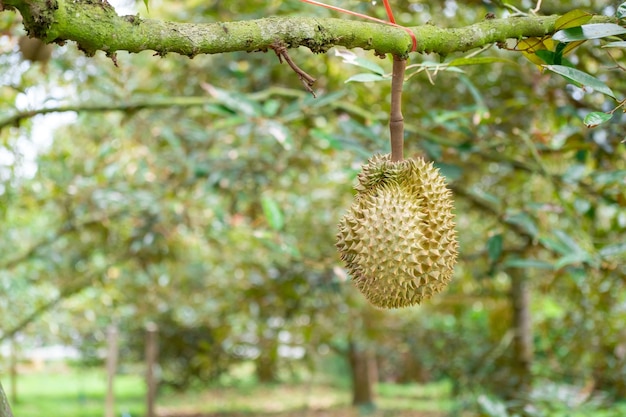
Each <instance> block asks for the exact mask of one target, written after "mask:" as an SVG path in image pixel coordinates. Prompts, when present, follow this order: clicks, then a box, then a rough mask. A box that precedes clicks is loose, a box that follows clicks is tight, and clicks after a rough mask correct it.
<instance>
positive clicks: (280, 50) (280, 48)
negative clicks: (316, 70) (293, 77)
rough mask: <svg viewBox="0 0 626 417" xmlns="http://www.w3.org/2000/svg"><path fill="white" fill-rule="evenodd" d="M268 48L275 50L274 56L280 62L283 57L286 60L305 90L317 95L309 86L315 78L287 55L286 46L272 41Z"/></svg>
mask: <svg viewBox="0 0 626 417" xmlns="http://www.w3.org/2000/svg"><path fill="white" fill-rule="evenodd" d="M270 48H272V49H273V50H274V52H276V56H277V57H278V61H279V62H280V63H281V64H282V63H283V59H284V60H285V61H286V62H287V64H288V65H289V66H290V67H291V69H292V70H293V71H294V72H295V73H296V74H298V78H299V79H300V81H301V82H302V85H304V88H305V89H306V91H308V92H309V93H311V94H312V95H313V97H317V96H316V95H315V92H314V91H313V89H312V88H311V87H312V86H313V84H314V83H315V78H313V77H311V76H310V75H309V74H307V73H306V72H305V71H304V70H302V69H301V68H300V67H298V66H297V65H296V63H295V62H293V60H292V59H291V57H290V56H289V53H287V48H286V47H285V46H284V45H282V44H281V43H279V42H274V43H273V44H272V45H271V46H270Z"/></svg>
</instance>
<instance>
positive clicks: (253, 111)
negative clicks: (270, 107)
mask: <svg viewBox="0 0 626 417" xmlns="http://www.w3.org/2000/svg"><path fill="white" fill-rule="evenodd" d="M205 90H206V91H208V92H209V94H210V95H211V96H213V97H214V98H215V99H216V100H217V101H219V102H220V103H221V104H222V105H223V106H224V107H226V108H228V109H230V110H232V111H233V112H234V113H239V114H240V115H245V116H250V117H258V116H261V115H262V114H263V108H262V107H261V105H259V103H257V102H255V101H252V100H250V99H249V98H248V97H246V96H245V95H244V94H238V93H234V92H232V91H228V90H222V89H221V88H217V87H215V86H212V85H206V86H205Z"/></svg>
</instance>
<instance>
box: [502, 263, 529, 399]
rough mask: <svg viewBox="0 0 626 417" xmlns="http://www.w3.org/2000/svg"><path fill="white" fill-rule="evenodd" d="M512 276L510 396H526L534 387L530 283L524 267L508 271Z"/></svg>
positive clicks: (517, 397) (518, 397)
mask: <svg viewBox="0 0 626 417" xmlns="http://www.w3.org/2000/svg"><path fill="white" fill-rule="evenodd" d="M507 272H508V274H509V276H510V278H511V293H510V297H511V304H512V307H513V323H512V324H513V358H512V360H511V362H510V375H511V391H510V393H509V395H508V397H509V398H516V399H520V398H524V397H525V395H526V394H528V392H529V391H530V389H531V387H532V374H531V366H532V361H533V335H532V320H531V313H530V283H529V282H528V279H526V277H525V276H524V271H523V270H522V269H510V270H508V271H507Z"/></svg>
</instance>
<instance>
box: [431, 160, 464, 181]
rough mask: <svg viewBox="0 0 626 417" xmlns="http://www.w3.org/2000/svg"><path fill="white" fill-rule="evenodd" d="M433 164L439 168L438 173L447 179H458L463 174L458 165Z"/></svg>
mask: <svg viewBox="0 0 626 417" xmlns="http://www.w3.org/2000/svg"><path fill="white" fill-rule="evenodd" d="M434 166H435V168H437V169H439V173H440V174H441V175H443V176H444V177H446V179H447V180H448V181H455V180H458V179H459V178H461V175H463V169H462V168H461V167H460V166H458V165H453V164H446V163H445V162H435V164H434Z"/></svg>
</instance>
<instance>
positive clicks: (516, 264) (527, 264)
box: [503, 258, 554, 269]
mask: <svg viewBox="0 0 626 417" xmlns="http://www.w3.org/2000/svg"><path fill="white" fill-rule="evenodd" d="M503 266H504V267H505V268H524V269H525V268H539V269H554V267H553V266H552V264H551V263H550V262H546V261H542V260H540V259H528V258H527V259H522V258H513V259H509V260H507V261H506V262H505V263H504V265H503Z"/></svg>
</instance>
